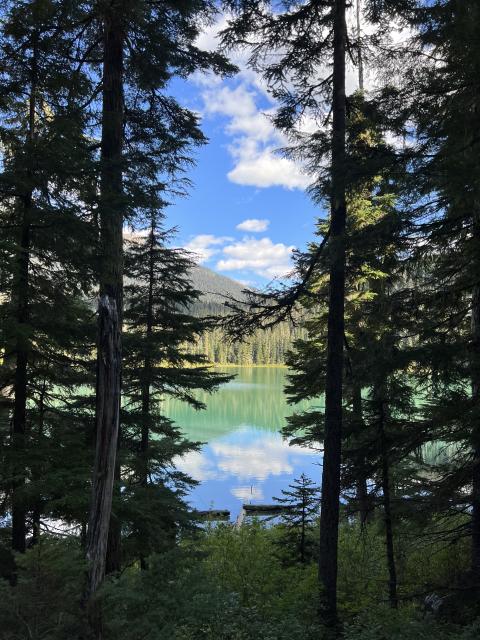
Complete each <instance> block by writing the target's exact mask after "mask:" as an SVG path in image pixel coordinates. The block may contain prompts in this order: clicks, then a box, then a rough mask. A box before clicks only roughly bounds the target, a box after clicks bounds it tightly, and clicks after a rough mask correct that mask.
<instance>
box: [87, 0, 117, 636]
mask: <svg viewBox="0 0 480 640" xmlns="http://www.w3.org/2000/svg"><path fill="white" fill-rule="evenodd" d="M103 20H104V42H103V46H104V51H103V112H102V140H101V161H102V174H101V193H100V207H99V209H100V239H101V246H102V255H101V265H100V270H101V273H100V299H99V306H98V316H99V318H98V345H97V389H96V416H95V421H96V446H95V461H94V469H93V483H92V485H93V486H92V499H91V505H90V516H89V525H88V536H87V538H88V539H87V551H86V556H87V561H88V581H87V588H86V596H87V598H91V597H93V596H94V595H95V593H96V591H97V589H98V588H99V586H100V584H101V582H102V580H103V578H104V575H105V567H106V554H107V544H108V531H109V524H110V515H111V509H112V496H113V485H114V480H115V462H116V454H117V441H118V432H119V419H120V395H121V362H122V349H121V333H122V307H123V219H124V215H123V211H124V196H123V184H122V183H123V180H122V177H123V176H122V149H123V118H124V103H123V47H124V33H123V26H122V22H121V21H122V6H121V3H115V2H112V3H111V4H110V5H109V6H108V9H106V12H105V14H104V17H103ZM94 632H95V634H96V637H97V638H100V637H101V628H100V625H98V624H95V625H94Z"/></svg>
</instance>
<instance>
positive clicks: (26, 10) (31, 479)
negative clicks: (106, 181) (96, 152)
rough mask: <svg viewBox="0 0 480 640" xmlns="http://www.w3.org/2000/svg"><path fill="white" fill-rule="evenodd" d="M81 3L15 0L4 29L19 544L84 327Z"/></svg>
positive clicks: (6, 270) (0, 186)
mask: <svg viewBox="0 0 480 640" xmlns="http://www.w3.org/2000/svg"><path fill="white" fill-rule="evenodd" d="M78 15H79V13H78V9H77V6H76V5H75V3H71V2H63V3H57V2H53V1H52V2H50V1H47V0H45V1H42V2H40V1H39V0H37V1H34V0H32V1H28V2H27V1H26V2H21V3H16V2H9V3H6V6H5V7H4V13H3V17H2V25H1V30H0V58H1V65H2V78H1V85H2V86H1V98H0V111H1V115H2V125H1V128H0V136H1V143H2V152H3V159H2V169H1V175H0V197H1V204H0V217H1V226H2V260H1V265H0V268H1V271H2V275H1V280H2V283H3V285H4V287H3V295H2V300H1V311H0V313H1V317H2V336H1V337H2V345H1V347H2V351H3V366H2V371H1V386H2V389H3V393H4V394H5V396H6V397H7V398H9V399H10V401H11V404H10V401H9V402H8V404H9V407H10V408H11V423H12V429H11V437H10V434H8V432H7V433H3V434H2V454H3V456H4V464H3V465H2V467H3V469H4V474H3V478H2V486H3V490H4V491H5V492H6V495H7V496H8V498H9V499H8V501H7V502H6V506H7V509H8V510H9V511H10V513H11V520H12V547H13V549H14V550H15V551H19V552H23V551H25V546H26V538H27V534H28V533H29V532H32V529H33V535H34V538H35V537H38V521H39V517H40V516H39V510H40V509H41V506H42V505H41V503H42V499H41V498H40V495H42V493H43V489H42V488H41V482H42V476H43V472H42V468H43V469H44V468H45V466H47V467H48V463H47V464H46V465H45V461H44V460H41V456H40V452H41V451H45V448H44V447H45V446H46V442H51V440H50V438H51V436H52V414H51V412H52V410H53V407H54V405H55V404H56V403H57V402H58V397H59V396H60V397H61V396H62V392H63V391H64V390H65V388H66V387H67V386H68V385H69V375H70V374H69V371H70V372H72V374H73V370H74V369H76V370H77V373H78V371H79V369H81V368H82V367H81V364H80V362H79V360H78V359H77V358H76V356H75V355H74V354H75V352H77V357H78V356H79V355H80V352H81V351H80V350H81V346H80V345H81V343H82V342H83V343H84V342H85V337H86V334H85V333H84V330H85V327H86V325H85V320H86V314H87V308H86V304H85V303H83V302H82V300H81V295H82V293H87V292H88V290H89V285H90V282H91V275H92V274H91V270H90V269H89V266H88V265H89V264H90V262H89V261H88V260H85V258H86V254H87V250H86V251H85V253H83V255H82V251H79V248H80V247H82V246H84V247H88V246H89V242H90V241H91V237H90V236H89V231H88V224H86V223H88V216H87V215H86V214H85V211H84V209H83V208H82V205H81V201H82V197H83V196H84V195H85V194H86V193H87V192H88V191H89V185H90V184H91V166H90V151H89V149H88V145H87V144H86V140H85V137H84V124H85V119H84V115H83V113H82V111H81V109H79V103H80V102H81V101H82V100H83V99H84V97H85V95H86V94H87V92H88V91H89V89H90V86H89V82H88V79H87V78H86V76H85V75H84V74H82V73H81V71H79V70H78V68H77V64H76V63H75V61H74V53H76V49H75V47H74V45H73V43H72V32H74V29H75V28H74V27H72V25H75V24H76V23H77V20H78ZM78 340H79V342H77V341H78ZM66 354H68V355H66ZM70 356H72V357H70ZM75 360H76V362H75ZM59 381H62V382H61V384H63V389H62V390H59V388H58V387H57V385H58V384H59ZM46 412H50V413H49V415H48V418H47V417H46ZM37 455H38V457H37ZM49 470H50V471H51V469H49Z"/></svg>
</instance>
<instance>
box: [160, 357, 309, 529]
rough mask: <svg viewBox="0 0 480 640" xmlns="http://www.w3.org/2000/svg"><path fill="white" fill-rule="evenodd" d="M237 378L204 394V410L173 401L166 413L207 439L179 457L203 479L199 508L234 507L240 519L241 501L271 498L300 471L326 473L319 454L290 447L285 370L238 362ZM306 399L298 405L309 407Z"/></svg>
mask: <svg viewBox="0 0 480 640" xmlns="http://www.w3.org/2000/svg"><path fill="white" fill-rule="evenodd" d="M226 371H227V372H228V373H235V374H237V376H236V378H235V380H233V381H232V382H230V383H229V384H227V385H224V386H222V387H221V389H220V390H219V391H218V392H217V393H216V394H213V395H211V396H209V395H208V394H200V395H199V397H200V398H201V399H202V400H203V401H204V402H205V403H206V404H207V409H206V410H205V411H195V410H193V409H191V408H190V407H189V406H188V405H186V404H185V403H182V402H180V401H177V400H171V399H170V400H168V401H167V403H166V414H167V415H168V416H169V417H170V418H172V419H173V420H175V421H176V422H177V424H178V425H179V426H180V427H181V428H182V430H183V431H184V433H185V434H186V436H187V437H188V438H189V439H190V440H194V441H201V442H205V443H206V444H205V445H204V446H203V447H202V449H201V451H198V452H192V453H190V454H187V455H186V456H184V457H183V458H181V459H179V460H177V461H176V464H177V467H179V468H180V469H181V470H182V471H185V472H187V473H189V474H190V475H191V476H192V477H193V478H195V479H196V480H199V481H200V483H201V484H200V485H199V486H198V487H196V488H194V489H193V490H192V492H191V494H190V502H191V504H192V506H193V507H195V508H197V509H201V510H203V509H211V508H214V509H229V510H230V512H231V515H232V517H233V518H235V517H236V516H237V515H238V513H239V511H240V509H241V505H242V503H253V504H255V503H271V502H272V498H273V496H280V495H281V494H280V492H281V489H284V488H286V487H287V485H288V484H289V483H290V482H291V481H292V479H293V478H298V477H299V476H300V474H301V473H305V474H306V475H307V476H309V477H310V478H312V479H313V480H315V481H316V482H317V483H319V481H320V477H321V466H320V465H319V462H321V458H320V455H319V454H318V453H316V452H314V451H311V450H309V449H305V448H302V447H299V446H289V444H288V442H285V441H284V440H283V439H282V436H281V435H280V433H279V431H280V429H281V428H282V427H283V426H284V425H285V416H287V415H290V414H291V413H293V412H294V410H295V407H292V406H290V405H288V404H287V401H286V398H285V396H284V393H283V385H284V382H285V376H286V370H285V369H284V368H280V367H239V368H235V369H228V370H226ZM308 406H309V405H308V404H306V403H304V404H302V405H300V406H299V407H297V408H301V409H305V408H307V407H308Z"/></svg>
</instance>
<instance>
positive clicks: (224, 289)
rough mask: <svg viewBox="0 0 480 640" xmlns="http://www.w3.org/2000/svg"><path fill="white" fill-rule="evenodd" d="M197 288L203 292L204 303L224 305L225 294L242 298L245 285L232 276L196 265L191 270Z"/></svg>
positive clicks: (202, 299)
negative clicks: (228, 276)
mask: <svg viewBox="0 0 480 640" xmlns="http://www.w3.org/2000/svg"><path fill="white" fill-rule="evenodd" d="M190 277H191V280H192V284H193V286H194V287H195V289H198V291H201V292H202V297H201V298H200V302H201V303H203V304H207V305H208V304H215V305H218V304H220V305H223V303H224V300H225V296H227V297H232V298H236V299H239V300H241V299H242V298H243V297H244V294H243V290H244V289H245V286H244V285H243V284H242V283H241V282H237V281H236V280H233V279H232V278H227V277H226V276H222V275H220V274H219V273H216V272H215V271H212V270H211V269H208V268H207V267H202V266H201V265H195V267H194V268H193V269H192V270H191V271H190Z"/></svg>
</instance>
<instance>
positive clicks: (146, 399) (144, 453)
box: [140, 218, 155, 569]
mask: <svg viewBox="0 0 480 640" xmlns="http://www.w3.org/2000/svg"><path fill="white" fill-rule="evenodd" d="M154 245H155V222H154V219H153V218H152V224H151V228H150V253H149V265H148V300H147V325H146V349H145V356H144V361H143V380H142V433H141V442H140V456H141V477H140V484H141V485H142V486H143V487H146V486H147V485H148V449H149V445H150V399H151V398H150V388H151V384H152V360H151V357H150V349H149V344H150V338H151V336H152V331H153V280H154V276H155V272H154V270H155V260H154ZM140 567H141V568H142V569H146V568H147V563H146V560H145V556H143V555H142V556H141V557H140Z"/></svg>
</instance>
